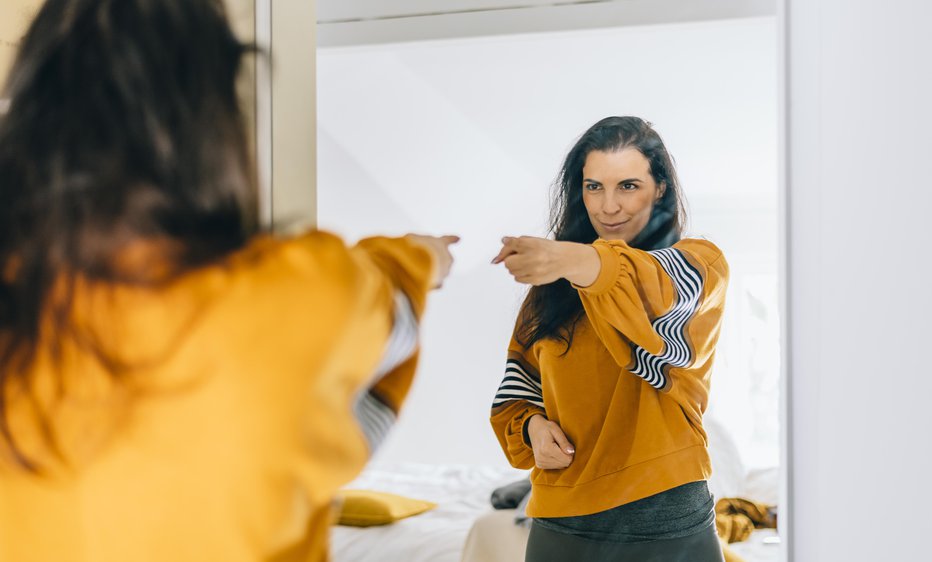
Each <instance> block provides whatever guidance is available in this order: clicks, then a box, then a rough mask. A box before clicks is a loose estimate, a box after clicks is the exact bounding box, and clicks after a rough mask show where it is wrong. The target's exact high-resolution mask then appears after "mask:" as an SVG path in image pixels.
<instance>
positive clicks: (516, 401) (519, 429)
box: [491, 336, 546, 469]
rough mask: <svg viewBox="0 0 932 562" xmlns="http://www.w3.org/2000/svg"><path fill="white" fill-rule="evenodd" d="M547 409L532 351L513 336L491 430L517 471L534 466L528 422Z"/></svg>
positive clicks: (494, 402)
mask: <svg viewBox="0 0 932 562" xmlns="http://www.w3.org/2000/svg"><path fill="white" fill-rule="evenodd" d="M535 414H541V415H544V416H545V417H546V412H545V409H544V396H543V387H542V385H541V379H540V370H539V366H538V364H537V361H536V360H535V358H534V356H533V353H532V350H524V348H523V347H522V346H521V345H520V344H519V343H518V342H517V341H516V340H515V338H514V336H512V339H511V343H510V344H509V346H508V357H507V359H506V361H505V374H504V377H503V378H502V382H501V384H500V385H499V387H498V391H497V392H496V393H495V398H494V399H493V401H492V416H491V422H492V429H493V431H494V432H495V436H496V437H497V438H498V442H499V444H500V445H501V447H502V451H503V452H504V453H505V456H506V457H507V458H508V462H509V463H510V464H511V465H512V466H514V467H515V468H521V469H529V468H533V467H534V451H533V450H532V449H531V446H530V442H529V440H528V436H527V422H528V421H529V420H530V418H531V416H533V415H535Z"/></svg>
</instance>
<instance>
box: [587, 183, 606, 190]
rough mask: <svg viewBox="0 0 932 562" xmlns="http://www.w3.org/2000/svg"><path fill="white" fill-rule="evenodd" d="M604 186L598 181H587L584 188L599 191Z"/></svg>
mask: <svg viewBox="0 0 932 562" xmlns="http://www.w3.org/2000/svg"><path fill="white" fill-rule="evenodd" d="M601 188H602V186H601V185H599V184H597V183H585V184H583V189H584V190H586V191H598V190H599V189H601Z"/></svg>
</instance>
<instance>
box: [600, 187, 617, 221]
mask: <svg viewBox="0 0 932 562" xmlns="http://www.w3.org/2000/svg"><path fill="white" fill-rule="evenodd" d="M620 199H621V198H620V197H619V196H618V194H616V193H615V190H614V189H609V190H607V191H606V192H605V197H603V198H602V213H603V214H605V215H614V214H616V213H618V212H619V211H621V200H620Z"/></svg>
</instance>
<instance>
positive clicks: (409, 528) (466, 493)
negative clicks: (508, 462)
mask: <svg viewBox="0 0 932 562" xmlns="http://www.w3.org/2000/svg"><path fill="white" fill-rule="evenodd" d="M524 476H527V471H523V470H515V469H513V468H510V467H490V466H465V465H446V466H444V465H425V464H414V463H405V464H399V465H383V466H373V467H369V468H367V469H366V471H365V472H363V474H362V475H361V476H360V477H359V478H357V479H356V480H355V481H354V482H353V483H351V484H350V485H348V486H347V488H357V489H368V490H378V491H383V492H391V493H394V494H400V495H403V496H409V497H412V498H418V499H423V500H428V501H432V502H434V503H436V504H438V506H437V508H436V509H433V510H431V511H428V512H426V513H422V514H421V515H416V516H414V517H410V518H408V519H403V520H401V521H399V522H397V523H395V524H392V525H386V526H383V527H366V528H356V527H340V526H338V527H336V528H334V530H333V532H332V534H331V553H332V559H333V562H370V561H371V562H460V557H461V555H462V551H463V545H464V544H465V541H466V535H467V534H468V533H469V529H470V527H472V524H473V522H474V521H475V520H476V519H477V518H478V517H479V516H480V515H481V514H483V513H486V512H487V511H489V510H490V509H491V504H490V503H489V497H490V495H491V494H492V490H494V489H495V488H497V487H499V486H502V485H504V484H508V483H510V482H514V481H515V480H518V479H520V478H522V477H524Z"/></svg>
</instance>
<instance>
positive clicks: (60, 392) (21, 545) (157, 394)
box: [0, 232, 434, 562]
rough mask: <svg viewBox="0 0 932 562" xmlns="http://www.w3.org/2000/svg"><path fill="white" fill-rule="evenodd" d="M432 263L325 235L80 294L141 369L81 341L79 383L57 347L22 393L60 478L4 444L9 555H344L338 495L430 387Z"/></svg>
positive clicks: (29, 428) (93, 324) (25, 434)
mask: <svg viewBox="0 0 932 562" xmlns="http://www.w3.org/2000/svg"><path fill="white" fill-rule="evenodd" d="M433 267H434V264H433V261H432V257H431V255H430V253H429V252H428V251H427V250H425V249H423V248H421V247H419V246H416V245H415V244H413V243H410V242H408V241H406V240H403V239H398V240H392V239H385V238H377V239H369V240H365V241H363V242H361V243H360V244H358V245H357V246H355V247H352V248H348V247H346V246H345V245H344V244H343V243H342V242H341V241H340V240H339V239H338V238H336V237H334V236H332V235H328V234H325V233H320V232H314V233H309V234H306V235H304V236H301V237H297V238H293V239H287V240H276V239H271V238H262V239H259V240H256V241H255V242H254V243H252V244H250V245H249V246H248V247H247V248H245V249H244V250H242V251H239V252H237V253H236V254H234V255H232V256H230V257H229V258H228V259H226V260H224V261H223V262H222V263H219V264H217V265H214V266H210V267H205V268H203V269H200V270H198V271H195V272H192V273H189V274H186V275H185V276H184V277H182V278H180V279H178V280H177V281H175V282H173V283H171V284H170V285H167V286H164V287H161V288H158V289H153V288H140V287H128V286H112V285H101V284H93V283H79V285H78V287H77V293H76V295H75V306H74V312H73V316H72V319H73V321H74V323H75V324H76V325H77V326H78V327H79V328H81V330H82V333H84V334H89V335H91V336H92V337H93V338H94V339H95V340H96V341H97V342H98V343H99V344H100V347H101V348H102V349H104V350H106V351H107V352H108V354H109V356H110V357H111V358H115V359H117V360H118V361H119V362H121V363H126V364H127V365H130V366H131V367H132V368H131V370H129V371H127V372H126V373H124V374H123V375H121V377H120V378H119V379H118V380H114V379H113V378H112V377H110V376H109V374H107V372H106V371H105V370H103V369H102V367H101V364H100V363H99V362H98V361H97V360H96V359H95V358H94V357H93V356H92V355H91V354H90V353H89V352H88V348H87V347H86V346H82V345H81V343H80V342H77V341H75V340H74V339H71V338H66V339H64V340H63V341H62V345H63V349H62V356H61V363H60V365H61V369H60V378H59V376H58V375H56V372H57V371H56V368H55V366H54V363H53V362H52V360H51V358H50V356H49V352H48V349H49V347H48V345H47V344H48V342H44V343H43V344H42V347H41V348H40V352H39V356H38V358H37V360H36V362H35V364H34V365H33V367H32V370H31V372H30V373H29V374H28V377H27V381H28V382H27V383H25V384H21V385H20V384H10V385H9V386H8V388H6V389H5V390H6V392H7V398H8V400H9V404H10V408H9V412H8V416H9V419H10V423H11V426H12V429H13V434H14V436H15V437H16V439H17V442H18V443H19V445H20V447H21V448H22V449H23V450H24V452H25V453H26V454H27V455H28V456H29V457H30V458H32V459H33V460H36V461H38V463H39V465H40V466H41V467H42V474H40V475H35V474H30V473H28V472H26V471H24V470H22V469H20V468H18V467H17V466H15V464H14V463H13V462H12V461H11V460H10V452H9V450H0V560H4V561H10V562H30V561H36V562H39V561H42V562H51V561H55V562H128V561H133V562H147V561H152V562H155V561H159V562H164V561H172V562H185V561H191V562H193V561H198V562H203V561H207V560H211V561H212V560H222V561H224V562H237V561H242V562H246V561H250V562H255V561H298V560H300V561H302V562H307V561H318V560H326V559H327V533H328V528H329V525H330V524H331V522H332V513H331V512H332V508H331V503H332V498H333V497H334V493H335V492H336V491H337V489H338V488H340V487H341V486H342V485H344V484H345V483H347V482H348V481H350V480H351V479H352V478H354V477H355V476H356V475H357V474H358V473H359V472H360V470H361V469H362V468H363V466H364V464H365V463H366V461H367V459H368V458H369V455H370V453H371V451H372V450H373V449H374V448H375V447H376V446H377V445H378V442H379V441H380V439H381V438H382V437H383V436H384V434H385V432H386V431H387V429H388V428H389V426H390V425H391V423H392V421H393V419H394V417H395V413H396V412H397V411H398V408H399V407H400V406H401V403H402V401H403V400H404V398H405V395H406V393H407V391H408V388H409V385H410V383H411V379H412V376H413V374H414V368H415V363H416V344H417V341H416V340H417V334H416V328H417V318H418V316H419V315H420V313H421V311H422V310H423V308H424V302H425V295H426V293H427V291H428V289H429V283H430V280H431V278H432V268H433ZM0 335H2V334H0ZM57 380H61V385H60V386H59V385H58V384H57V382H56V381H57ZM40 415H41V416H40ZM43 419H44V420H46V421H47V422H48V424H47V429H48V430H49V431H48V435H49V436H51V438H52V444H53V446H54V448H55V449H57V450H58V454H56V453H55V452H54V451H53V448H52V447H50V446H48V445H47V443H46V441H44V440H43V439H42V435H43V431H42V425H41V423H40V420H43Z"/></svg>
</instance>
